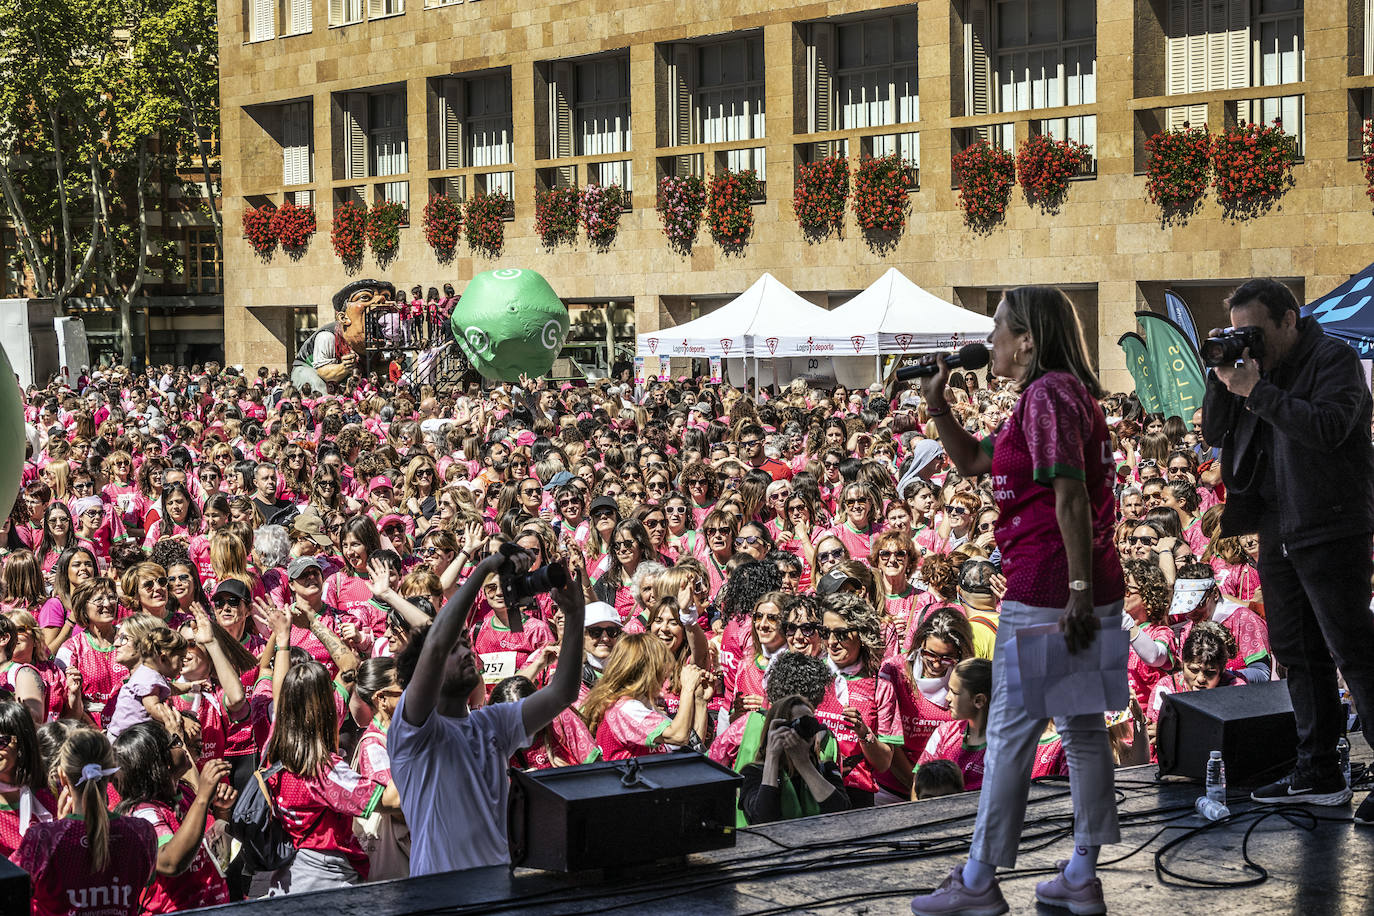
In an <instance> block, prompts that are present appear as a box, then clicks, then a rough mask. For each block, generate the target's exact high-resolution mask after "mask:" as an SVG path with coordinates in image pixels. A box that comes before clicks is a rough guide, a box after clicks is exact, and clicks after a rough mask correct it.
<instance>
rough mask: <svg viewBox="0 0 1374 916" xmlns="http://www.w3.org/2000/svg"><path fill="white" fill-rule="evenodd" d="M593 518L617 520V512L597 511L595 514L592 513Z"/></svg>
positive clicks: (612, 510)
mask: <svg viewBox="0 0 1374 916" xmlns="http://www.w3.org/2000/svg"><path fill="white" fill-rule="evenodd" d="M592 518H593V519H598V518H615V510H614V509H597V510H596V511H595V512H593V513H592Z"/></svg>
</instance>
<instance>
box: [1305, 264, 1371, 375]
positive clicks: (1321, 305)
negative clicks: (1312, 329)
mask: <svg viewBox="0 0 1374 916" xmlns="http://www.w3.org/2000/svg"><path fill="white" fill-rule="evenodd" d="M1371 302H1374V264H1371V265H1369V266H1368V267H1366V268H1365V269H1364V270H1362V271H1360V272H1359V273H1357V274H1355V275H1354V276H1353V277H1351V278H1350V279H1349V280H1346V281H1345V282H1344V283H1342V284H1341V285H1340V286H1338V287H1336V288H1335V289H1333V290H1332V291H1331V292H1329V293H1327V294H1326V295H1325V296H1322V297H1321V298H1320V299H1318V300H1317V301H1316V302H1313V303H1312V304H1311V305H1307V306H1304V307H1303V310H1302V313H1303V315H1307V316H1311V317H1313V318H1315V319H1317V323H1318V324H1320V325H1321V326H1322V330H1323V331H1325V332H1326V333H1327V334H1329V335H1330V336H1332V337H1335V338H1337V339H1339V340H1343V341H1345V342H1346V343H1348V344H1350V346H1352V347H1354V348H1355V352H1357V353H1359V354H1360V358H1361V359H1369V358H1370V357H1374V308H1370V303H1371Z"/></svg>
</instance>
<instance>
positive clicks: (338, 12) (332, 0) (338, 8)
mask: <svg viewBox="0 0 1374 916" xmlns="http://www.w3.org/2000/svg"><path fill="white" fill-rule="evenodd" d="M343 23H344V0H329V24H330V25H343Z"/></svg>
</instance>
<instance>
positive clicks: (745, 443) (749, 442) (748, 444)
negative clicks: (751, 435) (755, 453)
mask: <svg viewBox="0 0 1374 916" xmlns="http://www.w3.org/2000/svg"><path fill="white" fill-rule="evenodd" d="M739 444H740V448H753V447H754V446H756V445H758V444H759V440H757V439H741V440H740V443H739Z"/></svg>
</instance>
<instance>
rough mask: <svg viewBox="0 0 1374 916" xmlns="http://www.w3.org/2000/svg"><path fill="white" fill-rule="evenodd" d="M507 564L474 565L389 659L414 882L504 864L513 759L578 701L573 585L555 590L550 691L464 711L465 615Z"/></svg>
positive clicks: (468, 662)
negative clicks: (396, 689) (558, 639)
mask: <svg viewBox="0 0 1374 916" xmlns="http://www.w3.org/2000/svg"><path fill="white" fill-rule="evenodd" d="M513 560H514V562H515V564H516V567H517V568H518V569H519V570H520V571H522V572H523V571H524V570H526V569H528V567H529V563H530V561H531V557H530V555H529V554H527V553H524V552H518V553H516V554H515V556H514V558H513ZM505 561H506V557H504V556H502V555H499V554H494V555H492V556H488V557H487V558H486V559H484V560H482V562H480V563H478V564H477V567H476V568H475V569H474V570H473V571H472V574H471V575H470V576H469V577H468V578H467V580H466V581H464V582H463V584H462V585H461V586H460V587H459V589H458V591H457V592H456V593H454V595H453V597H452V598H450V599H449V600H448V602H447V603H446V604H445V605H444V607H443V609H442V610H441V611H440V612H439V614H438V616H437V617H436V618H435V620H434V623H432V624H431V625H430V626H429V627H427V628H425V629H422V630H418V631H417V632H416V633H415V634H414V635H413V636H412V637H411V640H410V643H409V645H407V646H406V648H405V649H404V650H403V651H402V652H401V654H400V655H399V656H397V658H396V673H397V677H398V678H399V680H400V682H401V685H402V687H404V688H405V692H404V693H402V694H401V699H400V701H399V702H398V703H397V706H396V712H395V713H394V715H393V716H392V719H391V728H390V730H389V731H388V733H387V749H388V751H389V752H390V754H391V777H392V781H393V782H394V783H395V785H396V788H397V790H398V791H399V792H400V795H401V808H402V810H404V811H405V817H406V823H407V824H408V825H409V826H410V838H411V850H410V874H411V876H412V877H414V876H418V875H429V874H436V873H438V872H445V871H456V870H459V869H465V868H478V867H480V866H483V865H507V864H509V863H510V849H509V847H508V845H507V840H506V803H507V799H508V797H509V794H510V778H509V776H507V770H508V768H509V766H510V757H511V755H512V754H514V753H515V751H517V750H519V749H520V748H522V747H526V746H527V745H529V743H530V736H532V735H535V734H537V733H538V732H539V731H540V729H542V728H544V726H546V725H548V724H549V723H550V722H552V721H553V719H554V716H556V715H558V714H559V713H560V712H562V711H563V710H564V709H567V708H568V707H569V706H571V705H572V703H573V701H574V700H576V699H577V689H578V685H579V675H580V674H581V671H582V650H583V647H582V619H583V616H584V613H585V607H584V604H583V597H582V586H581V584H580V583H579V582H578V581H577V579H576V578H573V579H572V581H571V582H570V583H569V584H568V586H567V587H566V588H562V589H554V590H553V593H552V594H553V598H554V601H555V602H556V603H557V605H558V606H559V607H560V608H562V610H563V641H562V645H561V646H560V648H559V653H558V669H557V671H555V673H554V675H553V678H552V680H551V681H550V682H549V684H548V686H547V687H544V688H543V689H542V690H538V691H536V692H535V693H534V694H533V695H532V696H529V697H527V698H525V699H523V700H521V701H519V702H517V703H499V704H497V705H495V706H483V707H480V708H478V709H473V710H470V709H469V708H468V697H469V696H470V695H471V694H472V692H473V691H474V690H475V689H476V688H478V687H479V686H481V684H482V674H481V669H480V663H479V662H478V659H477V656H476V655H475V654H474V653H473V651H472V643H471V641H470V635H469V632H468V626H467V621H468V614H469V611H470V610H471V608H472V603H473V601H474V600H475V599H476V597H477V593H478V590H479V589H480V588H481V587H482V583H483V582H484V581H485V580H486V578H487V576H490V575H494V574H497V573H498V572H499V571H500V570H501V568H502V564H503V562H505Z"/></svg>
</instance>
